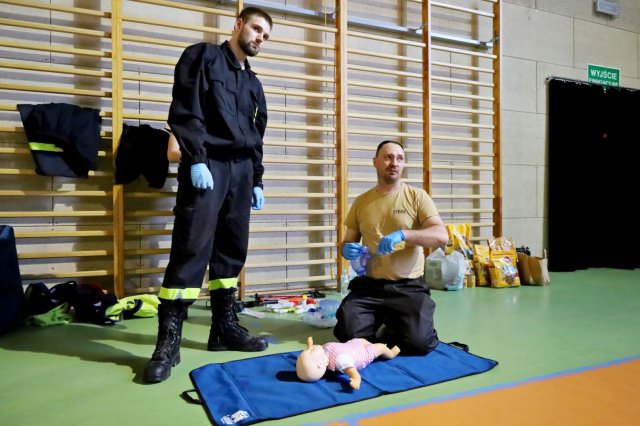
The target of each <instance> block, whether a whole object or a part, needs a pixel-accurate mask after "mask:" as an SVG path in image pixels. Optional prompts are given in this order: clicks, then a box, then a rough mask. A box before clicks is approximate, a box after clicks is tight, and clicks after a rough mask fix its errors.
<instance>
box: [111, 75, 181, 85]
mask: <svg viewBox="0 0 640 426" xmlns="http://www.w3.org/2000/svg"><path fill="white" fill-rule="evenodd" d="M122 78H123V79H124V80H125V81H141V82H145V83H160V84H166V85H173V77H172V76H166V77H165V76H163V75H149V74H134V73H129V72H124V73H122Z"/></svg>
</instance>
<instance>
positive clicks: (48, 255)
mask: <svg viewBox="0 0 640 426" xmlns="http://www.w3.org/2000/svg"><path fill="white" fill-rule="evenodd" d="M111 255H113V251H112V250H75V251H65V252H62V251H58V252H40V253H19V254H18V259H21V260H23V259H24V260H27V259H54V258H65V257H100V256H111Z"/></svg>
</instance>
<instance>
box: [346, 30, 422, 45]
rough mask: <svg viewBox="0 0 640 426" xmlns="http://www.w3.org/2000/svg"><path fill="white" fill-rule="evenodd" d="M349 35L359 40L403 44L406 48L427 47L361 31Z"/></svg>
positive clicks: (348, 33)
mask: <svg viewBox="0 0 640 426" xmlns="http://www.w3.org/2000/svg"><path fill="white" fill-rule="evenodd" d="M347 35H349V36H352V37H358V38H366V39H369V40H378V41H385V42H389V43H395V44H402V45H405V46H415V47H421V48H422V47H424V46H425V44H424V43H422V42H419V41H411V40H402V39H397V38H392V37H385V36H381V35H378V34H370V33H363V32H359V31H347Z"/></svg>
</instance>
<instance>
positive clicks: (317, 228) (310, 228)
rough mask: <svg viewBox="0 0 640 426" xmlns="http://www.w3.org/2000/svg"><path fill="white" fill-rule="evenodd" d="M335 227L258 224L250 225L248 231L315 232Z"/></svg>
mask: <svg viewBox="0 0 640 426" xmlns="http://www.w3.org/2000/svg"><path fill="white" fill-rule="evenodd" d="M335 230H336V227H335V226H331V225H327V226H259V227H251V229H250V231H249V232H250V233H254V232H255V233H262V232H315V231H335Z"/></svg>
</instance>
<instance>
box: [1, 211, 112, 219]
mask: <svg viewBox="0 0 640 426" xmlns="http://www.w3.org/2000/svg"><path fill="white" fill-rule="evenodd" d="M112 215H113V213H112V212H107V211H99V210H97V211H68V212H60V211H48V212H37V211H20V212H0V217H107V216H112Z"/></svg>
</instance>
